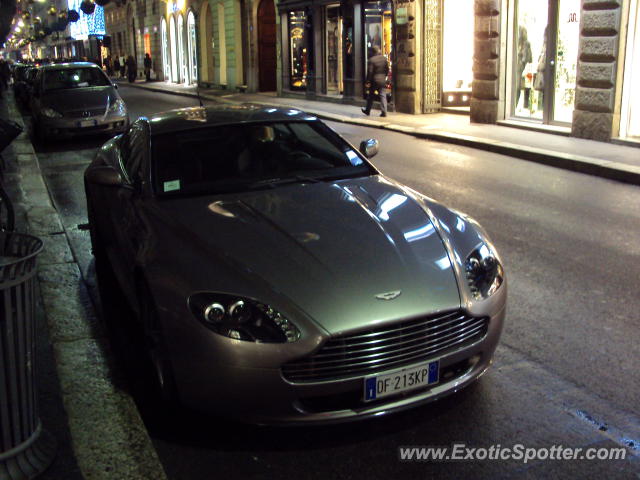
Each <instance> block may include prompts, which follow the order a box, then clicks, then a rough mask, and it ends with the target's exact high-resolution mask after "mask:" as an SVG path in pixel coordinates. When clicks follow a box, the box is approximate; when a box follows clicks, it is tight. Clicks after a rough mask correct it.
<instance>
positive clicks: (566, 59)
mask: <svg viewBox="0 0 640 480" xmlns="http://www.w3.org/2000/svg"><path fill="white" fill-rule="evenodd" d="M579 39H580V0H561V1H560V5H559V10H558V35H557V45H556V66H555V77H556V78H555V91H554V95H553V119H554V120H555V121H557V122H565V123H571V121H572V120H573V105H574V103H575V97H576V71H577V68H578V41H579Z"/></svg>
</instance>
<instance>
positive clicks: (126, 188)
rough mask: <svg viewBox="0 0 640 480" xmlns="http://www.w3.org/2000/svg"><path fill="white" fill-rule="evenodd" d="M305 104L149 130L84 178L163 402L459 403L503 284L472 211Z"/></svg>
mask: <svg viewBox="0 0 640 480" xmlns="http://www.w3.org/2000/svg"><path fill="white" fill-rule="evenodd" d="M377 151H378V142H377V141H376V140H374V139H369V140H365V141H363V142H362V144H361V145H360V149H359V150H357V149H356V148H355V147H353V146H352V145H350V144H349V143H348V142H347V141H346V140H344V139H343V138H342V137H340V136H339V135H338V134H337V133H335V132H334V131H333V130H331V129H330V128H329V127H328V126H327V125H326V124H324V123H323V122H321V121H320V120H318V119H317V118H315V117H313V116H310V115H308V114H305V113H303V112H300V111H297V110H286V109H279V108H275V107H274V108H267V107H256V106H226V107H225V106H219V107H207V108H202V107H200V108H186V109H181V110H174V111H170V112H166V113H162V114H158V115H154V116H151V117H150V118H140V119H138V120H137V121H136V122H135V123H133V125H132V126H131V128H130V129H129V130H128V131H127V132H126V133H125V134H124V135H121V136H118V137H116V138H113V139H111V140H109V141H108V142H107V143H106V144H105V145H104V146H103V147H102V148H101V149H100V150H99V151H98V152H97V154H96V157H95V158H94V160H93V161H92V163H91V164H90V165H89V167H88V168H87V170H86V172H85V189H86V195H87V207H88V217H89V225H90V233H91V242H92V248H93V253H94V256H95V262H96V271H97V273H98V282H99V284H100V285H102V286H104V285H105V282H106V279H107V278H109V277H110V276H112V277H113V278H116V279H117V281H116V282H115V285H114V286H113V288H117V290H116V291H117V292H121V293H118V294H115V293H114V290H111V295H115V298H120V297H119V295H123V296H124V298H126V299H127V300H128V302H129V303H130V305H131V307H132V308H133V310H134V311H135V312H136V314H137V318H138V319H139V320H140V323H141V325H142V326H143V328H144V330H145V332H146V335H145V337H146V339H147V342H146V345H145V346H144V348H146V349H147V350H148V353H149V356H150V358H151V360H152V362H153V364H154V366H155V372H156V377H157V384H158V385H159V387H160V390H161V392H162V396H163V397H164V398H165V399H177V400H178V401H179V402H181V403H183V404H185V405H187V406H189V407H191V408H195V409H199V410H203V411H208V412H213V413H218V414H223V415H225V416H227V415H230V416H235V417H237V418H239V419H242V420H245V421H250V422H257V423H271V424H275V423H285V424H288V423H313V422H338V421H346V420H349V419H356V418H364V417H369V416H377V415H381V414H385V413H388V412H393V411H397V410H402V409H405V408H409V407H413V406H416V405H419V404H422V403H425V402H428V401H431V400H435V399H438V398H441V397H444V396H445V395H448V394H451V393H453V392H455V391H457V390H459V389H461V388H463V387H465V386H467V385H469V384H470V383H471V382H473V381H474V380H475V379H476V378H478V377H479V376H480V375H481V374H482V373H483V372H484V371H485V370H486V369H487V368H488V367H489V364H490V362H491V358H492V355H493V353H494V350H495V348H496V346H497V344H498V339H499V337H500V332H501V330H502V324H503V320H504V317H505V304H506V297H507V288H506V278H505V272H504V270H503V266H502V262H501V260H500V257H499V255H498V253H497V251H496V249H495V246H494V245H493V244H492V242H491V240H489V237H488V236H487V234H486V232H485V231H484V230H483V229H482V228H481V227H480V226H479V225H478V224H477V223H476V222H475V221H474V220H472V219H471V218H469V217H467V216H466V215H464V214H462V213H460V212H457V211H455V210H451V209H449V208H447V207H445V206H444V205H442V204H440V203H438V202H437V201H435V200H433V199H431V198H429V197H427V196H424V195H423V194H421V193H418V192H416V191H414V190H412V189H411V188H409V187H407V186H405V185H402V184H400V183H398V182H396V181H394V180H392V179H390V178H388V177H386V176H384V175H382V174H381V173H380V172H379V171H378V170H377V169H376V168H375V167H374V166H373V165H372V164H371V163H370V162H369V161H368V158H371V157H373V156H374V155H375V154H376V153H377Z"/></svg>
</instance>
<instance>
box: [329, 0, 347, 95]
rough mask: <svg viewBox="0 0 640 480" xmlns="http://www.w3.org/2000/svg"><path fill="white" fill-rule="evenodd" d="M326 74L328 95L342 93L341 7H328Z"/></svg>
mask: <svg viewBox="0 0 640 480" xmlns="http://www.w3.org/2000/svg"><path fill="white" fill-rule="evenodd" d="M326 19H327V22H326V28H325V41H326V49H325V51H326V67H325V68H326V72H327V76H326V78H327V93H329V94H334V95H338V94H341V93H342V72H343V69H342V17H341V16H340V5H329V6H327V7H326Z"/></svg>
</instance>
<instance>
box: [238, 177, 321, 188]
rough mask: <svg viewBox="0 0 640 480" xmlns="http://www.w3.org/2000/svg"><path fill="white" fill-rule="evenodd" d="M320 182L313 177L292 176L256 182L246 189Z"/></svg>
mask: <svg viewBox="0 0 640 480" xmlns="http://www.w3.org/2000/svg"><path fill="white" fill-rule="evenodd" d="M321 181H322V180H320V179H318V178H313V177H305V176H304V175H292V176H290V177H276V178H267V179H265V180H258V181H257V182H253V183H250V184H249V185H247V188H249V189H253V188H261V187H270V188H275V187H277V186H278V185H285V184H288V183H319V182H321Z"/></svg>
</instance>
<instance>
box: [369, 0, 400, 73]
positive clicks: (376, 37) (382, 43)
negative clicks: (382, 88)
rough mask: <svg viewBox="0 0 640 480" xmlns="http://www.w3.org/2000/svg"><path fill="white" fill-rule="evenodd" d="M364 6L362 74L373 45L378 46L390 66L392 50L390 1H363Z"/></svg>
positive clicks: (371, 53)
mask: <svg viewBox="0 0 640 480" xmlns="http://www.w3.org/2000/svg"><path fill="white" fill-rule="evenodd" d="M363 6H364V40H365V41H364V44H365V47H366V56H365V57H366V58H365V69H364V75H365V76H366V75H367V67H368V60H369V57H371V56H372V55H373V47H375V46H377V47H380V50H381V52H382V54H383V55H384V56H386V57H387V59H388V60H389V65H390V66H391V60H392V59H391V52H392V41H391V39H392V38H393V37H392V31H391V26H392V18H393V17H392V14H391V2H385V1H381V2H365V3H364V4H363Z"/></svg>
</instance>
